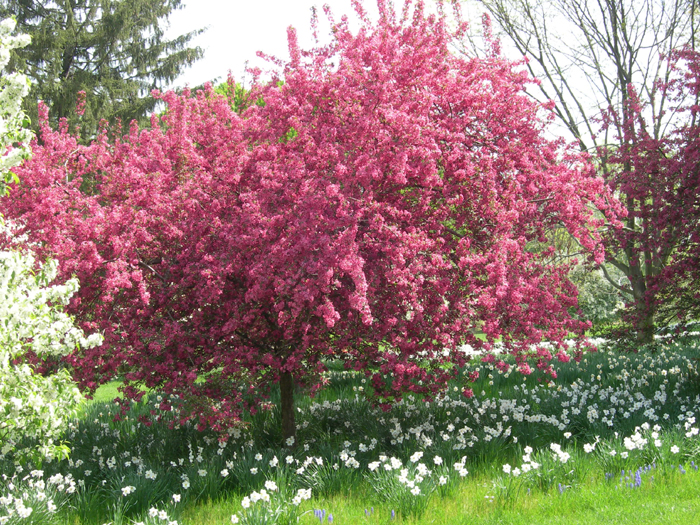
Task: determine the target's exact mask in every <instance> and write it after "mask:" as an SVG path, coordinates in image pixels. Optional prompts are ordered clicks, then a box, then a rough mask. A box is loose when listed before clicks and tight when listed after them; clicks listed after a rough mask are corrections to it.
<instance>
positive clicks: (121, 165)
mask: <svg viewBox="0 0 700 525" xmlns="http://www.w3.org/2000/svg"><path fill="white" fill-rule="evenodd" d="M380 5H382V3H381V2H380ZM404 18H405V19H404V20H397V19H396V17H394V16H392V14H391V13H389V12H388V11H387V10H386V9H382V10H381V16H380V19H379V21H378V22H376V23H371V22H370V21H368V20H367V19H365V20H364V21H363V24H362V27H361V29H360V30H359V31H358V32H355V33H353V32H352V31H351V30H350V29H349V26H348V23H347V20H346V19H343V20H342V21H341V22H339V23H335V25H334V35H335V41H334V43H333V45H331V46H327V47H324V48H318V49H314V50H311V51H302V50H300V49H298V48H297V46H296V44H295V38H294V35H293V32H292V34H291V36H290V48H291V57H292V61H291V62H290V63H289V64H287V65H286V67H285V69H284V71H283V74H282V75H281V76H280V77H279V78H276V79H274V80H273V81H272V82H269V83H258V84H256V85H254V86H253V87H252V89H251V91H250V93H249V101H250V105H249V107H247V109H245V110H244V111H242V112H240V113H239V112H237V111H234V110H233V109H232V108H231V101H230V100H228V99H226V98H224V97H222V96H219V95H216V94H215V93H214V92H213V91H212V90H211V89H208V90H204V91H199V92H197V93H196V94H194V95H192V94H190V93H185V94H184V95H182V96H178V95H176V94H174V93H166V94H157V95H156V96H158V97H160V98H162V100H163V101H164V102H165V103H166V104H167V111H165V112H164V113H163V115H162V116H154V117H153V119H152V127H151V128H150V129H144V130H139V129H137V128H136V127H135V126H132V127H131V129H130V130H129V132H128V133H127V134H126V135H124V136H123V137H118V138H117V139H115V140H113V141H110V140H108V133H107V132H105V133H103V134H102V135H100V136H99V137H98V138H97V139H95V140H94V141H93V142H92V143H90V144H88V145H80V144H79V143H78V142H77V139H76V137H75V136H74V135H72V134H71V133H69V131H68V130H67V129H65V126H64V127H63V128H61V129H59V130H58V131H54V130H51V129H49V128H48V127H47V126H46V125H44V127H43V129H42V132H41V135H40V139H39V140H38V141H37V142H36V143H35V144H34V146H33V151H34V156H33V158H32V160H31V161H30V162H28V163H27V164H25V165H24V166H23V167H22V168H21V169H19V170H18V174H19V176H20V179H21V184H20V185H19V187H17V188H16V189H15V191H13V192H12V195H11V196H10V198H9V200H8V201H7V202H6V203H5V206H6V213H7V215H8V216H9V217H12V218H15V219H20V220H21V223H22V224H23V225H25V226H26V230H27V232H28V233H30V235H31V238H32V240H33V241H34V242H38V243H39V251H40V252H41V253H42V254H43V255H52V256H54V257H56V258H57V259H58V260H59V262H60V268H61V270H62V272H63V275H64V276H65V277H68V276H70V275H76V276H77V277H78V278H79V279H80V283H81V288H80V293H79V295H78V296H77V297H76V298H75V299H74V300H73V302H72V303H71V305H70V309H71V311H72V312H73V313H75V314H76V315H77V316H78V319H79V320H80V321H81V323H82V325H83V327H84V328H85V329H87V330H89V331H93V330H95V329H99V330H101V331H103V332H104V334H105V344H104V345H103V346H102V347H100V348H96V349H91V350H84V351H81V352H78V353H76V354H75V355H74V356H73V357H72V362H73V364H74V365H75V371H76V375H77V377H78V378H79V379H80V380H81V381H82V383H83V385H85V386H87V387H89V388H94V387H95V386H96V384H97V383H98V382H99V381H101V380H104V379H107V378H110V377H112V376H114V375H115V374H122V375H123V377H124V378H125V379H126V384H127V387H126V394H127V395H128V396H138V395H139V394H138V391H137V390H136V389H135V388H133V387H132V386H133V385H135V386H138V385H145V386H147V387H159V388H162V389H163V390H164V391H166V392H173V393H180V394H183V395H185V397H186V399H187V400H188V401H189V403H190V405H189V408H190V409H191V410H190V413H193V414H195V415H197V417H199V422H200V424H201V425H203V426H207V425H211V426H217V425H219V424H221V423H222V422H228V423H230V422H231V421H233V420H235V418H236V417H237V416H238V415H239V414H240V411H241V410H242V409H244V408H245V407H248V408H251V407H255V406H256V405H257V404H259V402H260V397H259V390H258V389H259V388H262V387H264V385H267V384H269V383H270V382H274V381H277V380H278V379H279V377H280V375H281V374H282V373H284V372H289V373H291V374H292V375H293V377H294V380H295V382H297V383H306V384H309V385H315V384H316V383H317V382H318V379H319V374H320V372H322V371H323V370H324V364H323V359H325V358H337V359H342V360H344V361H345V362H346V363H347V364H348V366H352V367H354V368H355V369H357V370H364V371H365V372H366V373H367V375H368V376H370V378H371V384H372V385H373V387H374V389H375V391H376V393H377V394H378V395H379V396H381V397H383V398H385V399H395V398H397V397H399V396H400V395H401V393H402V392H406V391H413V392H418V393H426V394H431V393H434V392H435V391H436V390H437V389H438V388H440V386H441V385H443V384H444V383H445V382H446V381H447V380H448V379H449V378H450V377H453V375H454V369H453V368H451V367H450V366H447V365H449V364H450V363H454V364H462V363H464V360H465V356H464V354H463V353H462V352H460V351H456V349H457V347H458V346H459V345H461V344H464V343H468V344H470V345H472V346H473V347H476V348H485V349H487V350H488V349H489V348H490V345H491V344H492V343H493V342H494V341H495V340H496V339H497V338H499V337H500V338H502V341H503V342H504V343H505V344H506V345H508V347H510V348H512V349H514V351H523V350H525V349H526V348H527V346H528V345H530V344H537V343H539V342H541V341H543V340H544V339H547V340H549V341H552V342H555V343H556V342H560V343H561V342H562V341H563V338H564V337H565V336H566V335H568V334H570V333H581V331H582V329H583V328H585V325H584V324H582V323H580V322H579V321H576V320H574V319H572V318H571V316H570V315H569V309H570V308H572V307H575V306H576V289H575V287H574V286H573V285H572V284H571V282H570V281H569V280H568V279H567V270H568V268H567V267H566V266H555V265H552V264H551V257H550V256H551V254H552V252H553V250H554V247H553V246H550V243H549V242H548V234H549V233H550V232H552V231H553V230H555V229H558V228H566V229H567V230H568V231H569V232H570V233H571V234H572V235H574V236H576V238H577V239H578V240H579V241H580V243H581V245H582V246H583V247H585V249H586V250H587V251H588V252H589V253H590V254H591V256H592V257H594V258H595V259H596V260H600V259H601V258H602V255H603V253H602V247H601V245H600V242H599V241H600V239H599V237H598V234H597V233H596V230H597V228H598V226H600V225H601V224H602V221H603V218H602V217H601V216H598V217H596V216H595V215H594V209H598V210H602V211H603V212H604V213H606V214H608V215H609V217H608V220H613V212H614V211H615V209H613V207H614V206H616V204H615V200H614V199H612V198H611V196H610V194H609V193H608V191H607V189H606V187H605V185H604V183H603V181H602V180H601V179H600V178H598V177H597V176H596V175H595V171H594V169H593V167H592V166H591V165H590V164H589V162H588V159H587V158H586V157H585V156H583V155H582V154H580V153H577V152H575V151H574V150H572V149H569V148H566V147H564V145H563V144H562V143H561V142H559V141H551V140H549V139H547V138H545V136H544V133H543V129H544V126H545V124H544V122H545V121H546V118H545V117H546V114H547V112H546V110H544V109H543V108H542V107H541V106H540V105H538V104H537V103H535V102H534V101H533V100H532V99H530V98H528V96H527V95H526V94H525V93H524V88H525V86H526V85H527V83H528V82H529V79H528V78H527V76H526V75H525V74H524V73H523V72H521V71H519V70H518V65H517V64H513V63H510V62H508V61H506V60H504V59H503V58H501V57H500V56H498V55H497V54H493V55H492V56H489V57H487V58H483V59H479V58H466V57H459V56H455V55H454V54H452V53H451V52H450V51H449V49H448V44H449V43H450V40H451V38H452V34H451V33H450V32H449V31H448V29H447V27H446V24H445V21H444V19H442V18H439V17H434V16H426V15H424V14H423V12H422V5H421V3H418V4H417V5H416V6H415V9H414V12H413V14H412V15H410V16H408V17H404ZM463 29H464V27H460V30H463ZM232 91H233V90H232ZM611 203H612V204H611ZM477 331H483V332H484V333H485V334H486V338H487V340H486V341H482V340H480V339H479V338H477V337H476V336H475V335H474V334H475V332H477ZM540 357H541V356H540ZM549 357H550V359H551V354H550V355H549ZM519 368H520V369H521V370H525V369H526V368H527V369H529V367H528V366H527V363H525V362H524V361H523V362H521V363H520V365H519ZM541 368H546V363H545V365H543V366H542V367H541ZM243 385H245V386H243ZM465 393H466V395H470V391H468V390H465Z"/></svg>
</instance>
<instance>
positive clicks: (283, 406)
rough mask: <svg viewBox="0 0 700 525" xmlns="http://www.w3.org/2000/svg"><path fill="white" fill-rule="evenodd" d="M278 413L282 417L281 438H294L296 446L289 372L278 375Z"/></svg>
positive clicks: (291, 386) (291, 380)
mask: <svg viewBox="0 0 700 525" xmlns="http://www.w3.org/2000/svg"><path fill="white" fill-rule="evenodd" d="M280 412H281V415H282V438H283V439H284V440H285V441H286V440H287V439H289V438H294V443H295V444H296V433H297V426H296V422H295V420H294V378H293V377H292V373H291V372H282V374H281V375H280Z"/></svg>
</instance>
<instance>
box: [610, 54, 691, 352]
mask: <svg viewBox="0 0 700 525" xmlns="http://www.w3.org/2000/svg"><path fill="white" fill-rule="evenodd" d="M668 69H669V75H668V78H667V79H666V80H664V81H663V82H661V81H660V82H657V88H658V90H659V93H660V95H661V96H662V97H663V98H664V99H665V100H668V101H669V105H668V108H667V109H666V111H665V112H660V113H659V112H653V113H652V112H649V111H647V106H646V105H645V104H643V103H642V102H640V99H639V97H638V96H637V93H636V90H635V88H634V86H633V85H630V86H629V96H628V99H627V102H626V105H625V106H624V109H623V111H622V113H616V112H614V111H612V110H611V111H609V112H608V114H607V116H606V117H607V120H606V121H605V124H606V125H607V126H610V125H613V126H617V129H621V130H623V135H622V136H620V137H618V141H619V144H620V145H621V146H620V147H615V148H612V147H608V148H601V149H600V152H599V154H600V155H601V156H603V157H604V158H606V160H607V162H608V163H609V164H610V166H611V167H612V169H611V170H610V173H609V175H608V177H607V178H608V180H609V183H610V185H611V188H612V189H613V191H615V192H619V193H620V194H621V195H624V202H625V205H626V208H627V211H628V215H627V217H626V218H625V219H624V226H625V227H624V228H619V229H616V230H611V231H610V232H608V234H607V235H606V236H605V244H606V251H607V254H606V258H607V259H608V260H610V261H611V263H612V264H614V265H615V266H616V267H617V268H619V269H620V270H621V271H622V272H623V273H624V274H625V275H626V276H627V277H628V282H627V283H623V284H621V285H619V286H618V288H619V290H620V291H622V292H623V293H624V294H625V295H626V297H627V299H628V303H629V305H630V307H631V308H630V309H629V311H628V313H629V316H628V317H629V320H630V321H631V324H632V325H633V326H634V327H635V328H637V329H638V334H639V336H640V339H642V340H643V341H645V342H650V341H651V340H652V338H653V334H654V329H655V326H667V325H668V324H670V323H673V322H679V321H682V322H683V321H686V322H687V321H691V320H697V319H698V318H699V317H700V169H699V166H700V123H699V122H698V96H700V54H698V53H697V52H696V51H694V50H690V49H685V50H677V51H674V52H673V53H671V55H670V56H669V57H668ZM649 115H651V120H650V121H647V120H648V116H649ZM662 119H663V120H662ZM665 122H669V123H670V124H664V123H665ZM664 125H665V126H666V128H665V129H664V127H663V126H664ZM659 129H662V130H663V132H662V133H659V131H658V130H659Z"/></svg>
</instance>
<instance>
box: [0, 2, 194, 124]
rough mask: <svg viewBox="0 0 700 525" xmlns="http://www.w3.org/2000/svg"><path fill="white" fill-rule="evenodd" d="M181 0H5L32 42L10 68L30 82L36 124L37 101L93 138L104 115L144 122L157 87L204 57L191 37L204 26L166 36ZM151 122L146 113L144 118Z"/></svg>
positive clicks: (5, 8)
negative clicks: (81, 97)
mask: <svg viewBox="0 0 700 525" xmlns="http://www.w3.org/2000/svg"><path fill="white" fill-rule="evenodd" d="M181 5H182V2H181V0H70V1H65V2H55V1H49V2H46V1H43V0H42V1H35V0H28V1H27V0H1V1H0V17H5V16H13V17H15V19H16V20H17V26H18V29H19V30H20V31H22V32H23V33H26V34H28V35H29V36H30V37H31V39H32V41H31V43H30V44H29V45H28V46H26V47H25V48H23V49H21V50H16V51H15V52H14V56H13V63H12V64H11V67H12V68H13V69H15V70H19V71H23V72H24V73H25V74H26V75H27V76H28V77H29V78H30V80H31V81H32V88H31V93H30V96H29V97H27V98H26V99H25V104H24V109H25V111H26V112H27V114H28V115H29V116H30V117H31V119H32V121H33V122H34V123H35V127H38V125H37V122H38V120H37V117H38V113H37V106H36V101H37V100H43V101H44V102H45V103H46V104H47V105H48V106H49V107H50V108H51V120H52V122H54V123H57V122H58V120H59V119H61V118H64V117H65V118H68V119H69V121H70V122H71V123H75V122H77V117H78V115H77V111H76V105H77V104H78V103H79V93H80V92H81V91H84V92H85V98H84V100H83V102H82V103H84V115H83V116H82V118H81V119H80V121H81V126H82V133H83V136H85V137H94V136H95V134H96V132H97V129H98V126H99V122H100V120H101V119H107V120H108V121H110V122H112V123H114V122H115V121H116V119H121V120H122V122H124V123H125V124H128V123H129V122H130V121H131V120H132V119H140V120H142V121H144V118H145V117H147V114H148V113H149V112H150V111H151V110H153V108H154V107H155V103H156V100H155V99H153V98H152V97H151V96H150V91H151V90H152V89H158V88H162V87H163V86H165V85H168V84H169V83H170V82H172V81H173V80H175V78H177V76H178V75H179V74H180V72H181V71H182V70H183V69H184V68H186V67H187V66H190V65H191V64H192V63H193V62H195V61H196V60H197V59H199V58H201V57H202V50H201V49H199V48H198V47H189V43H190V41H191V40H192V38H194V37H195V36H196V35H198V34H199V33H201V32H202V30H197V31H191V32H189V33H186V34H184V35H180V36H178V37H176V38H174V39H166V38H165V36H164V35H165V29H166V28H167V19H168V16H169V15H170V14H171V12H172V11H173V10H174V9H179V8H180V7H181ZM145 121H146V122H147V118H146V120H145Z"/></svg>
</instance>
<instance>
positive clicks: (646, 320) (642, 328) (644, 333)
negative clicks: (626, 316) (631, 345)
mask: <svg viewBox="0 0 700 525" xmlns="http://www.w3.org/2000/svg"><path fill="white" fill-rule="evenodd" d="M637 315H638V318H637V342H639V343H640V344H649V343H653V342H654V309H653V308H649V307H648V306H639V307H638V309H637Z"/></svg>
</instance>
